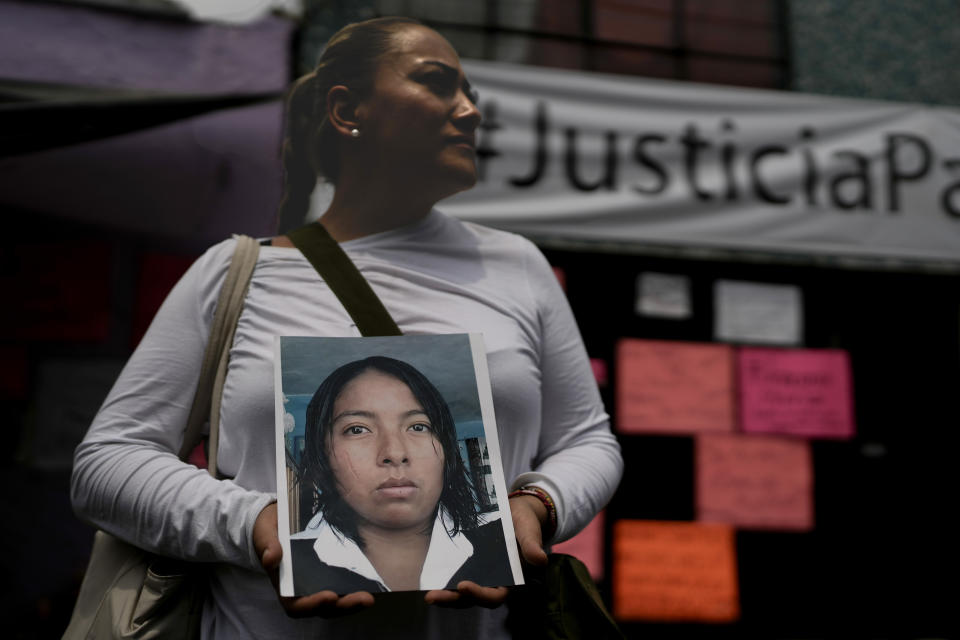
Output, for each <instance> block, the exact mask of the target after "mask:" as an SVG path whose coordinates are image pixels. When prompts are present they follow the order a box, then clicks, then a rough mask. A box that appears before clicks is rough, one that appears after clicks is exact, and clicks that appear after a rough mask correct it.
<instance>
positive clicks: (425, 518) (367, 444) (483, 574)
mask: <svg viewBox="0 0 960 640" xmlns="http://www.w3.org/2000/svg"><path fill="white" fill-rule="evenodd" d="M300 487H301V490H302V491H304V492H306V491H309V490H310V489H313V490H314V491H315V493H313V492H311V493H308V494H307V496H308V498H310V499H312V500H316V505H315V506H316V512H315V513H314V514H313V515H312V518H311V520H310V521H309V523H308V524H307V526H306V527H305V528H304V530H303V531H302V532H300V533H298V534H294V535H293V536H292V538H293V539H292V540H291V548H292V553H293V576H294V590H295V591H296V592H297V593H300V594H310V593H316V592H318V591H322V590H325V589H332V590H334V591H337V592H338V593H350V592H354V591H372V592H376V591H397V590H418V589H419V590H423V591H427V590H430V589H443V588H451V589H455V588H456V585H457V584H458V583H459V582H461V581H462V580H472V581H473V582H476V583H477V584H481V585H492V586H498V585H507V584H512V583H513V577H512V575H511V573H510V565H509V560H508V559H507V555H506V553H505V547H504V539H503V530H502V528H501V526H500V522H499V518H498V519H496V520H492V521H489V522H488V521H486V520H484V519H483V518H482V517H481V516H480V514H479V513H478V510H479V505H478V501H477V499H476V497H475V495H474V492H473V489H472V488H471V485H470V480H469V478H468V476H467V470H466V468H465V467H464V464H463V462H462V461H461V459H460V455H459V452H458V449H457V433H456V428H455V424H454V421H453V416H452V415H451V413H450V409H449V407H448V406H447V403H446V401H445V400H444V398H443V396H442V395H441V394H440V392H439V391H438V390H437V389H436V387H434V385H433V384H431V382H430V381H429V380H428V379H427V378H426V377H425V376H424V375H423V374H422V373H421V372H420V371H418V370H417V369H416V368H415V367H413V366H412V365H410V364H408V363H406V362H403V361H401V360H396V359H394V358H387V357H383V356H373V357H369V358H365V359H363V360H357V361H355V362H350V363H347V364H345V365H343V366H341V367H339V368H337V369H336V370H335V371H334V372H333V373H331V374H330V375H329V376H328V377H327V378H326V380H324V382H323V383H322V384H321V385H320V387H319V388H318V389H317V392H316V393H315V394H314V396H313V399H312V400H311V401H310V404H309V405H308V406H307V411H306V429H305V451H304V454H303V461H302V462H301V465H300ZM291 508H295V507H294V505H291Z"/></svg>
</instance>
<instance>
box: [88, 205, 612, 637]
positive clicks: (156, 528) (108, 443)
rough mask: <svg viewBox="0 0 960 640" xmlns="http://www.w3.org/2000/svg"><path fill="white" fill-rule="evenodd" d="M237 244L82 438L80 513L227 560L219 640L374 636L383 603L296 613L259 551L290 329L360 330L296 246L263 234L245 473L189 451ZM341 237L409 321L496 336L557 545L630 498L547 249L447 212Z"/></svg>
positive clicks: (252, 327) (139, 539) (245, 362)
mask: <svg viewBox="0 0 960 640" xmlns="http://www.w3.org/2000/svg"><path fill="white" fill-rule="evenodd" d="M234 246H235V243H234V241H232V240H227V241H224V242H222V243H220V244H218V245H216V246H214V247H212V248H211V249H209V250H208V251H207V252H206V253H205V254H204V255H203V256H201V257H200V258H199V259H198V260H197V262H196V263H194V265H193V266H192V267H191V268H190V269H189V271H188V272H187V273H186V274H185V275H184V277H183V278H182V279H181V280H180V282H179V283H178V284H177V285H176V287H174V289H173V291H172V292H171V293H170V295H169V297H168V298H167V300H166V301H165V302H164V304H163V306H162V307H161V308H160V310H159V311H158V313H157V315H156V317H155V319H154V321H153V323H152V324H151V326H150V329H149V330H148V331H147V333H146V335H145V336H144V338H143V340H142V341H141V343H140V345H139V346H138V347H137V349H136V351H135V352H134V354H133V355H132V356H131V358H130V361H129V362H128V363H127V365H126V367H125V368H124V370H123V372H122V373H121V375H120V378H119V379H118V380H117V382H116V384H115V386H114V388H113V390H112V391H111V392H110V394H109V396H108V397H107V399H106V401H105V402H104V405H103V407H102V408H101V409H100V412H99V413H98V415H97V417H96V419H95V420H94V423H93V425H92V426H91V427H90V430H89V432H88V433H87V435H86V437H85V438H84V441H83V442H82V443H81V444H80V446H79V447H78V448H77V451H76V454H75V460H74V469H73V479H72V486H71V496H72V500H73V505H74V509H75V510H76V512H77V513H78V514H79V515H80V516H81V517H83V518H85V519H87V520H89V521H90V522H92V523H94V524H95V525H96V526H98V527H100V528H102V529H104V530H106V531H109V532H111V533H113V534H114V535H117V536H118V537H120V538H122V539H125V540H128V541H130V542H133V543H135V544H137V545H138V546H140V547H143V548H145V549H149V550H153V551H156V552H159V553H163V554H167V555H171V556H175V557H182V558H188V559H192V560H198V561H212V562H216V563H217V564H216V565H215V568H214V571H213V572H212V576H211V591H212V596H213V597H212V598H210V599H209V600H208V602H207V606H206V608H205V611H204V637H205V638H231V639H233V638H243V637H278V638H279V637H283V638H298V637H304V638H342V637H370V631H369V630H368V629H367V628H366V627H365V625H369V624H371V623H372V622H373V623H377V624H384V620H383V615H379V616H378V615H373V614H371V615H367V614H366V613H362V614H359V615H352V616H346V617H344V618H340V619H337V620H332V621H326V620H320V619H306V620H304V619H300V620H293V619H290V618H288V617H287V616H286V614H285V613H284V612H283V609H282V608H281V607H280V605H279V603H278V602H277V599H276V595H275V592H274V590H273V587H272V586H271V585H270V583H269V581H268V580H267V578H266V576H265V574H264V573H263V571H262V570H261V568H260V563H259V560H258V559H257V557H256V554H255V552H254V549H253V542H252V530H253V523H254V521H255V519H256V517H257V515H258V514H259V513H260V511H261V510H262V509H263V508H264V507H265V506H266V505H267V504H269V503H270V502H271V501H272V500H273V499H274V498H275V493H276V473H275V456H274V452H273V447H274V444H273V443H274V439H273V429H274V424H273V422H274V408H273V403H274V392H273V338H274V336H276V335H303V336H309V335H316V336H350V335H359V333H358V332H357V329H356V327H355V326H353V323H352V321H351V319H350V317H349V315H348V314H347V313H346V311H345V310H344V309H343V307H342V305H341V304H340V303H339V301H338V300H337V299H336V297H335V296H334V295H333V294H332V292H331V291H330V289H329V288H328V287H327V286H326V283H324V282H323V281H322V280H321V279H320V278H319V276H318V275H317V273H316V271H315V270H314V269H313V267H312V266H311V265H310V263H309V262H307V260H306V259H305V258H304V257H303V255H302V254H301V253H300V252H299V251H297V250H296V249H290V248H281V247H261V252H260V257H259V260H258V262H257V265H256V269H255V270H254V273H253V278H252V280H251V284H250V290H249V293H248V295H247V298H246V301H245V305H244V309H243V313H242V314H241V316H240V320H239V323H238V326H237V332H236V337H235V339H234V344H233V347H232V348H231V351H230V365H229V370H228V374H227V377H226V383H225V387H224V391H223V405H222V409H221V426H220V447H219V466H220V471H221V473H222V474H223V475H225V476H227V477H230V478H232V479H231V480H222V481H221V480H215V479H213V478H212V477H210V476H209V475H208V474H207V473H206V472H205V471H203V470H200V469H196V468H194V467H192V466H190V465H187V464H184V463H181V462H180V461H179V460H178V459H177V455H176V453H175V452H176V451H177V450H178V449H179V446H180V443H181V440H182V437H183V428H184V425H185V424H186V419H187V413H188V412H189V410H190V406H191V403H192V401H193V392H194V389H195V386H196V383H197V378H198V376H199V371H200V362H201V359H202V357H203V351H204V347H205V344H206V341H207V336H208V334H209V330H210V324H211V322H212V318H213V312H214V307H215V305H216V300H217V296H218V294H219V291H220V287H221V284H222V282H223V278H224V275H225V273H226V270H227V267H228V265H229V262H230V257H231V255H232V253H233V248H234ZM341 246H342V247H343V249H344V250H345V251H346V252H347V254H348V255H349V256H350V258H351V259H352V260H353V261H354V263H355V264H356V265H357V267H358V269H359V270H360V272H361V273H362V274H363V276H364V277H365V278H366V279H367V281H368V282H369V283H370V285H371V286H372V287H373V289H374V291H375V292H376V293H377V295H378V296H379V297H380V299H381V300H382V301H383V304H384V306H385V307H386V308H387V310H388V311H389V312H390V314H391V315H392V316H393V318H394V320H395V321H396V322H397V324H398V325H399V327H400V329H401V330H402V331H403V332H404V333H405V334H443V333H472V332H479V333H483V335H484V342H485V345H486V348H487V358H488V363H489V369H490V377H491V384H492V389H493V400H494V409H495V412H496V418H497V426H498V431H499V438H500V450H501V452H502V458H503V468H504V473H505V474H506V480H507V483H508V485H511V486H512V487H516V486H520V485H523V484H537V485H538V486H540V487H542V488H544V489H545V490H546V491H548V492H549V493H550V495H551V496H553V497H554V499H555V501H556V504H557V513H558V528H557V533H556V535H555V537H554V541H561V540H564V539H566V538H568V537H570V536H572V535H573V534H575V533H576V532H578V531H579V530H580V529H581V528H583V527H584V526H585V525H586V524H587V523H588V522H589V521H590V519H591V518H592V517H593V516H594V514H596V513H597V512H598V511H599V510H600V509H601V508H602V507H603V506H604V505H605V504H606V503H607V501H608V500H609V499H610V497H611V496H612V494H613V491H614V490H615V488H616V486H617V484H618V482H619V480H620V475H621V472H622V460H621V457H620V449H619V446H618V444H617V442H616V439H615V438H614V436H613V435H612V434H611V432H610V429H609V420H608V416H607V414H606V412H605V411H604V408H603V405H602V402H601V400H600V395H599V392H598V390H597V387H596V384H595V382H594V379H593V376H592V373H591V369H590V366H589V361H588V358H587V354H586V351H585V349H584V346H583V342H582V340H581V338H580V335H579V332H578V330H577V327H576V323H575V321H574V318H573V315H572V313H571V311H570V308H569V305H568V304H567V301H566V298H565V297H564V295H563V292H562V291H561V289H560V287H559V285H558V283H557V281H556V279H555V277H554V275H553V273H552V271H551V269H550V267H549V265H548V264H547V262H546V260H545V259H544V258H543V256H542V254H541V253H540V252H539V251H538V250H537V249H536V247H534V246H533V245H532V244H531V243H530V242H529V241H527V240H525V239H523V238H521V237H520V236H517V235H513V234H510V233H506V232H502V231H496V230H493V229H489V228H486V227H481V226H478V225H473V224H469V223H464V222H461V221H458V220H455V219H452V218H449V217H447V216H445V215H443V214H441V213H439V212H436V211H434V212H432V213H430V214H429V215H428V216H427V217H426V218H424V219H423V220H422V221H420V222H417V223H415V224H413V225H409V226H406V227H402V228H399V229H394V230H391V231H386V232H383V233H378V234H373V235H370V236H366V237H363V238H359V239H356V240H351V241H348V242H344V243H342V245H341ZM378 606H379V605H378ZM375 609H376V607H375ZM404 617H406V618H409V617H410V612H409V611H406V612H405V614H404ZM502 617H503V612H502V610H495V611H494V612H490V611H488V610H484V609H477V608H475V609H467V610H453V609H440V608H437V607H428V608H426V612H424V613H422V615H420V614H418V615H416V616H414V618H416V619H417V620H419V622H417V623H416V624H412V623H410V624H406V623H404V621H400V620H397V621H394V622H392V623H390V624H388V626H386V627H385V628H388V629H390V630H391V633H392V634H394V635H392V636H391V637H405V635H404V634H405V633H407V632H409V633H410V636H411V637H439V635H437V634H445V637H450V636H449V632H450V631H451V630H455V631H456V636H457V637H462V638H469V637H471V636H472V635H473V634H476V637H478V638H480V637H483V638H489V637H498V636H500V635H502V632H501V631H499V628H498V625H499V624H500V622H501V621H502ZM371 621H372V622H371ZM406 622H407V623H409V622H410V621H409V620H407V621H406Z"/></svg>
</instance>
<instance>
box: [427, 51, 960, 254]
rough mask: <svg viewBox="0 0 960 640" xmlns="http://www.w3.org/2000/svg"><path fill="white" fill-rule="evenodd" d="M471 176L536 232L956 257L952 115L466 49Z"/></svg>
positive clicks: (522, 227)
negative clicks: (506, 60)
mask: <svg viewBox="0 0 960 640" xmlns="http://www.w3.org/2000/svg"><path fill="white" fill-rule="evenodd" d="M464 67H465V68H466V70H467V73H468V76H469V77H470V80H471V82H472V83H473V84H474V85H475V86H476V87H477V88H478V89H479V91H480V107H481V110H482V111H483V113H484V123H483V124H482V125H481V131H480V134H479V138H478V164H479V168H480V182H479V183H478V185H477V187H476V188H475V189H473V190H471V191H468V192H465V193H463V194H460V195H458V196H456V197H454V198H451V199H449V200H447V201H445V202H444V203H442V205H441V208H442V209H443V210H444V211H446V212H448V213H450V214H452V215H456V216H459V217H462V218H465V219H469V220H474V221H477V222H481V223H484V224H488V225H491V226H496V227H501V228H504V229H509V230H512V231H517V232H520V233H524V234H527V235H530V236H533V237H538V238H545V239H549V238H554V239H561V240H563V239H567V240H576V241H598V242H615V243H626V244H631V245H662V246H666V247H679V248H691V247H692V248H698V247H699V248H716V249H734V250H752V251H762V252H788V253H792V254H801V255H807V256H809V255H811V254H813V255H819V256H837V257H843V256H847V257H858V258H866V259H873V258H878V259H881V260H889V259H891V258H893V259H901V260H907V261H915V260H919V261H936V262H941V263H942V262H944V261H946V262H951V263H952V262H960V112H958V111H957V110H953V109H946V108H936V107H926V106H921V105H915V104H899V103H886V102H876V101H865V100H853V99H846V98H833V97H826V96H816V95H809V94H801V93H792V92H781V91H767V90H754V89H741V88H729V87H716V86H710V85H701V84H691V83H681V82H672V81H661V80H647V79H640V78H634V77H628V76H612V75H602V74H593V73H585V72H571V71H561V70H554V69H544V68H539V67H537V68H534V67H523V66H517V65H509V64H502V63H491V62H477V61H470V62H467V63H465V64H464Z"/></svg>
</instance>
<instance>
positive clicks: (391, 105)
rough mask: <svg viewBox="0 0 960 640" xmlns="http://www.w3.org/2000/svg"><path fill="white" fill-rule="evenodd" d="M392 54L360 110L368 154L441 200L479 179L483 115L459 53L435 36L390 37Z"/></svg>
mask: <svg viewBox="0 0 960 640" xmlns="http://www.w3.org/2000/svg"><path fill="white" fill-rule="evenodd" d="M392 44H393V46H392V50H391V52H390V53H389V54H388V55H386V56H385V57H384V59H383V60H382V61H381V62H380V65H379V66H378V68H377V71H376V74H375V75H374V81H373V90H372V92H371V94H370V96H369V97H368V98H367V99H365V100H363V101H361V103H360V105H359V107H358V112H357V115H358V120H359V121H360V129H361V132H362V135H361V137H362V140H363V141H364V143H365V144H367V145H369V146H368V153H367V154H366V155H367V157H368V158H369V160H370V163H371V164H372V165H373V166H369V167H368V168H369V169H370V170H376V169H377V168H378V167H376V165H377V164H381V163H382V165H381V168H382V170H383V171H389V172H390V173H391V174H392V175H394V176H396V177H397V178H398V179H399V180H402V181H403V183H405V184H409V185H411V186H412V187H413V188H416V189H417V190H418V193H422V192H424V191H425V192H427V193H428V194H429V195H431V196H433V197H435V198H436V199H438V200H439V199H440V198H443V197H446V196H448V195H452V194H454V193H456V192H458V191H462V190H464V189H469V188H470V187H472V186H473V185H474V183H475V182H476V180H477V167H476V137H475V133H476V129H477V126H478V125H479V124H480V112H479V110H478V109H477V106H476V105H475V104H474V103H473V101H472V99H471V93H472V89H471V88H470V84H469V82H468V81H467V79H466V77H465V76H464V73H463V69H461V68H460V60H459V58H458V57H457V53H456V51H454V50H453V47H451V46H450V43H449V42H447V41H446V40H445V39H444V38H443V37H442V36H441V35H440V34H438V33H437V32H435V31H433V30H432V29H428V28H426V27H420V26H411V27H408V28H405V29H403V30H401V31H399V32H397V33H396V34H394V35H393V42H392Z"/></svg>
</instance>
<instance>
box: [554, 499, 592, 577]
mask: <svg viewBox="0 0 960 640" xmlns="http://www.w3.org/2000/svg"><path fill="white" fill-rule="evenodd" d="M553 551H555V552H556V553H566V554H569V555H571V556H574V557H575V558H578V559H579V560H580V562H582V563H583V564H585V565H586V566H587V569H588V570H589V571H590V575H591V576H593V579H594V580H600V579H602V578H603V511H601V512H600V513H598V514H597V515H596V517H594V519H593V520H591V521H590V524H588V525H587V526H586V528H584V530H583V531H581V532H580V533H578V534H577V535H575V536H574V537H572V538H570V539H569V540H566V541H564V542H561V543H559V544H555V545H553Z"/></svg>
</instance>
